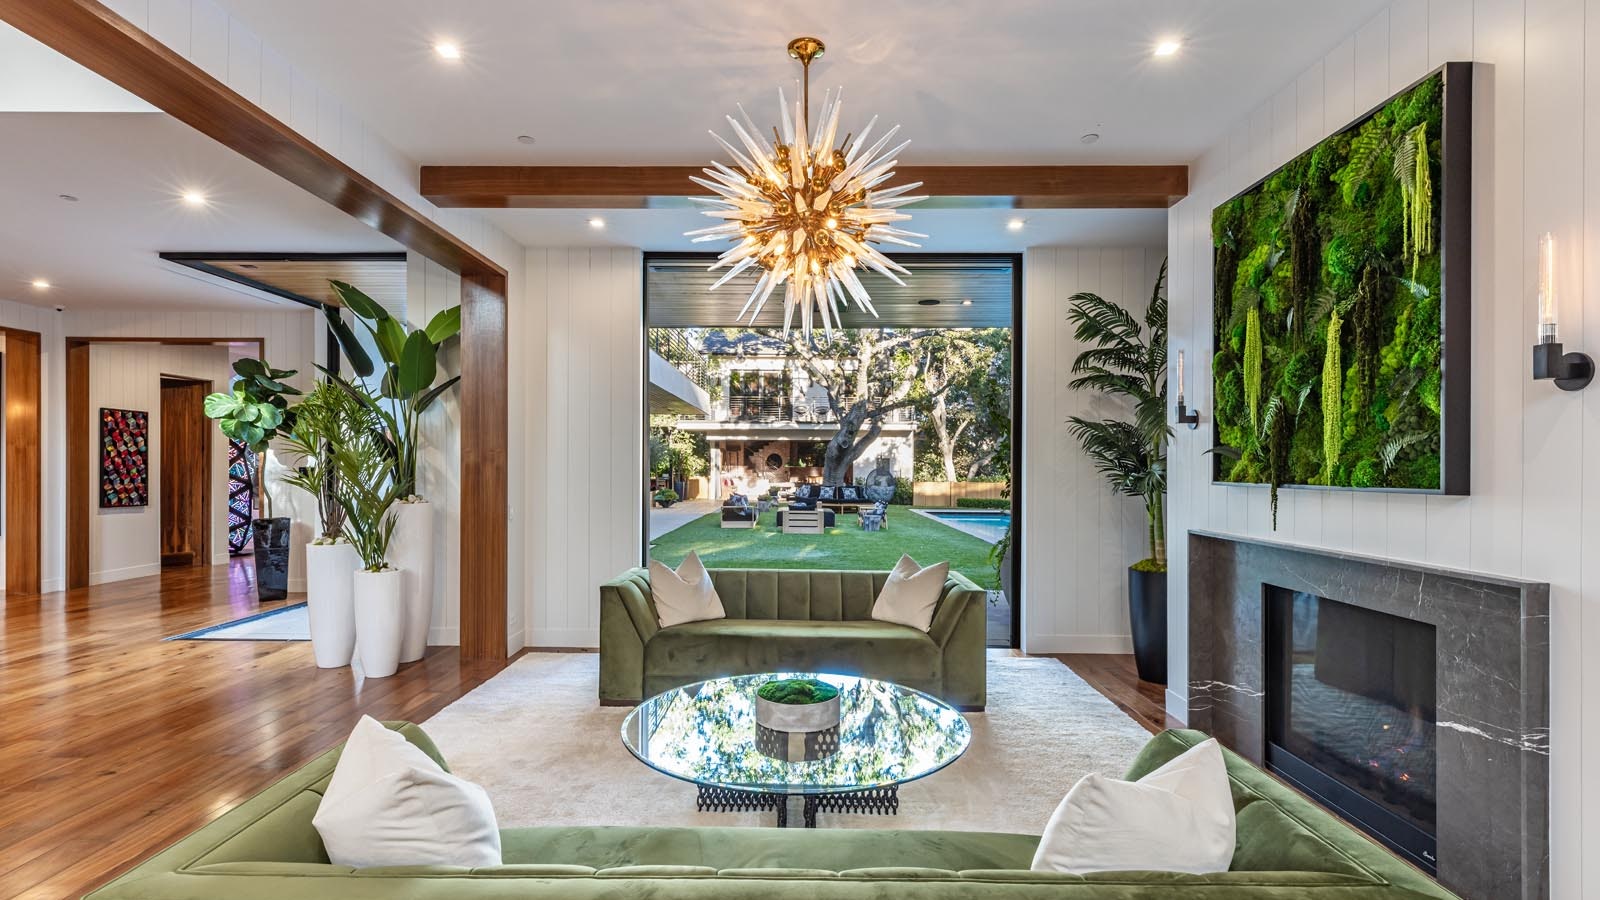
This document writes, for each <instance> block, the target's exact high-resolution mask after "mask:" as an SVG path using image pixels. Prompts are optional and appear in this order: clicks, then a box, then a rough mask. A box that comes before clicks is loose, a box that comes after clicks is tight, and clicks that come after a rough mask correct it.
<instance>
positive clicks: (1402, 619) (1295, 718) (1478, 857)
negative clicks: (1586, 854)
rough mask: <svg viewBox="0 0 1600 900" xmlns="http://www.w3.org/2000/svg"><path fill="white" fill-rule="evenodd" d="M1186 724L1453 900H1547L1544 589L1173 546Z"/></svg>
mask: <svg viewBox="0 0 1600 900" xmlns="http://www.w3.org/2000/svg"><path fill="white" fill-rule="evenodd" d="M1188 550H1189V553H1188V560H1187V567H1188V579H1187V582H1188V587H1189V597H1188V603H1189V616H1188V626H1189V627H1188V638H1189V640H1188V654H1187V655H1188V660H1187V662H1188V669H1189V671H1188V678H1187V679H1186V681H1187V686H1188V689H1189V697H1188V700H1189V704H1188V705H1189V716H1188V720H1187V721H1188V723H1189V727H1191V728H1198V729H1200V730H1201V731H1205V732H1209V733H1210V734H1211V735H1213V736H1214V737H1216V738H1217V739H1218V740H1219V741H1221V742H1222V743H1223V744H1224V745H1225V746H1227V747H1229V748H1231V749H1233V751H1234V752H1236V753H1238V754H1240V755H1241V756H1243V757H1244V758H1246V759H1248V760H1250V761H1251V762H1253V763H1255V764H1257V765H1259V766H1261V767H1262V768H1265V769H1269V770H1270V771H1272V772H1273V774H1274V775H1276V776H1277V777H1279V778H1281V779H1283V780H1284V781H1287V782H1292V783H1294V784H1295V785H1296V786H1297V787H1299V788H1300V789H1301V790H1302V791H1303V792H1304V793H1306V794H1307V795H1308V796H1310V797H1311V798H1312V799H1314V800H1316V801H1317V802H1318V803H1319V804H1321V805H1323V806H1324V807H1326V808H1327V809H1328V810H1329V811H1330V813H1331V814H1334V815H1339V816H1342V817H1344V818H1345V819H1346V820H1348V821H1350V822H1351V823H1352V824H1353V825H1354V826H1356V827H1359V828H1361V829H1364V830H1365V831H1367V832H1369V833H1371V834H1373V835H1374V839H1375V840H1379V841H1382V842H1383V843H1385V844H1386V845H1388V846H1389V847H1390V848H1391V849H1393V850H1394V851H1395V853H1396V854H1397V855H1398V856H1400V857H1402V858H1405V859H1409V860H1411V861H1412V862H1414V863H1415V864H1416V865H1418V866H1419V867H1421V868H1423V869H1425V870H1427V871H1429V872H1430V873H1432V874H1433V875H1434V877H1435V878H1437V879H1438V880H1439V882H1440V883H1441V884H1443V885H1444V886H1445V887H1448V888H1450V889H1451V890H1453V891H1454V892H1455V893H1456V894H1457V895H1459V896H1461V897H1463V898H1466V900H1548V898H1549V896H1550V871H1549V858H1550V857H1549V815H1548V809H1549V800H1548V798H1549V777H1548V773H1549V763H1550V757H1549V753H1550V749H1549V713H1550V707H1549V694H1548V691H1549V671H1550V657H1549V625H1550V616H1549V596H1550V595H1549V586H1548V585H1545V584H1540V583H1537V582H1529V581H1524V580H1521V579H1516V578H1507V577H1504V576H1499V575H1492V574H1486V573H1481V572H1462V571H1455V570H1449V569H1441V568H1437V567H1433V566H1426V565H1418V564H1415V563H1405V562H1398V561H1395V560H1385V559H1374V558H1372V557H1368V556H1360V555H1357V554H1354V553H1348V552H1343V551H1337V550H1325V549H1319V548H1312V547H1303V546H1295V545H1289V544H1279V543H1274V542H1271V541H1264V540H1259V539H1251V538H1242V537H1239V536H1236V535H1221V534H1207V533H1203V532H1196V531H1190V532H1189V535H1188Z"/></svg>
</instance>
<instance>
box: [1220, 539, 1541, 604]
mask: <svg viewBox="0 0 1600 900" xmlns="http://www.w3.org/2000/svg"><path fill="white" fill-rule="evenodd" d="M1189 534H1191V535H1194V536H1195V537H1203V538H1211V539H1213V540H1218V541H1232V542H1233V543H1235V544H1253V545H1255V546H1257V547H1275V548H1278V549H1280V550H1292V551H1294V552H1296V553H1314V554H1316V555H1317V556H1326V557H1328V558H1330V559H1338V560H1344V561H1346V562H1354V563H1366V564H1367V565H1372V566H1386V567H1389V568H1393V569H1405V570H1407V571H1410V572H1417V573H1420V574H1422V575H1428V576H1434V577H1439V578H1450V579H1455V580H1458V581H1473V582H1479V583H1481V584H1489V585H1494V586H1496V587H1504V588H1510V589H1511V590H1514V591H1521V590H1525V589H1527V588H1543V589H1545V590H1547V591H1548V590H1549V588H1550V585H1549V584H1548V583H1547V582H1543V581H1528V580H1526V579H1522V578H1514V577H1512V576H1510V575H1496V574H1494V573H1492V572H1475V571H1472V570H1470V569H1451V568H1447V567H1444V566H1435V565H1430V564H1428V563H1419V562H1412V561H1411V560H1405V559H1389V558H1387V557H1382V556H1368V555H1367V554H1364V553H1356V552H1353V551H1350V550H1334V549H1331V548H1328V547H1317V546H1314V545H1310V544H1296V543H1293V542H1290V541H1274V540H1271V539H1269V538H1259V537H1248V536H1245V535H1239V534H1228V533H1227V532H1223V531H1207V530H1205V529H1201V528H1194V529H1190V530H1189Z"/></svg>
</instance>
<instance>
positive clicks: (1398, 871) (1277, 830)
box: [89, 723, 1454, 900]
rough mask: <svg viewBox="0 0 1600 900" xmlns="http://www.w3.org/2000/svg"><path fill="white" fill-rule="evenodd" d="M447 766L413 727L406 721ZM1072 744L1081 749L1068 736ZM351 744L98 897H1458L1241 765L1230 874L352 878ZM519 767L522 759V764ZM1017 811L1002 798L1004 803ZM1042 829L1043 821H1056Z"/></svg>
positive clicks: (766, 847) (943, 860) (762, 833)
mask: <svg viewBox="0 0 1600 900" xmlns="http://www.w3.org/2000/svg"><path fill="white" fill-rule="evenodd" d="M390 727H391V728H397V729H399V730H400V732H401V733H402V734H404V735H405V736H406V738H407V739H409V740H410V741H411V742H412V743H414V744H416V745H417V746H419V747H421V748H422V749H423V750H424V751H426V752H427V753H428V754H429V755H430V756H432V757H433V758H434V759H438V760H439V762H440V763H441V764H443V762H444V760H443V759H440V757H439V751H438V749H437V748H435V747H434V745H433V743H432V742H431V741H430V740H428V737H427V735H425V734H423V732H422V730H421V729H419V728H417V727H416V726H415V725H409V724H402V723H391V724H390ZM1203 739H1204V735H1201V734H1200V733H1198V732H1194V731H1168V732H1165V733H1163V734H1160V735H1157V736H1156V737H1155V738H1154V739H1152V740H1151V741H1150V743H1149V744H1148V745H1147V746H1146V747H1145V748H1144V750H1143V751H1142V752H1141V753H1140V754H1139V756H1138V758H1137V759H1135V760H1134V763H1133V766H1132V769H1131V770H1130V771H1129V772H1128V773H1127V774H1128V776H1129V777H1137V776H1140V775H1143V774H1144V773H1146V772H1149V771H1151V770H1152V769H1154V768H1156V767H1157V766H1159V765H1161V764H1162V763H1164V762H1166V761H1167V760H1169V759H1171V758H1172V757H1174V756H1176V755H1178V754H1179V753H1182V752H1183V751H1184V750H1186V749H1188V748H1189V747H1191V746H1193V745H1194V744H1195V743H1197V742H1199V741H1200V740H1203ZM1062 740H1072V736H1071V735H1063V736H1062ZM338 753H339V751H338V750H331V751H329V752H328V753H326V754H324V755H322V756H320V757H318V758H317V759H315V760H313V761H311V762H310V763H309V764H307V765H306V766H305V767H304V768H302V769H300V770H299V771H297V772H294V773H293V774H291V775H289V776H288V777H286V778H284V779H283V780H281V781H279V782H278V783H277V784H275V785H273V786H272V787H269V788H267V789H266V790H265V791H262V792H261V793H260V794H258V795H256V796H255V797H252V798H250V799H249V800H246V801H245V802H244V803H242V804H240V805H239V806H237V807H235V808H234V809H232V810H230V811H228V812H226V813H224V814H223V815H222V816H221V817H219V818H218V819H216V820H215V821H213V822H212V823H211V824H209V825H206V826H205V827H203V828H201V829H200V830H199V831H196V832H195V833H194V834H191V835H189V836H188V837H186V838H183V839H182V840H180V841H179V842H178V843H176V844H174V845H172V846H171V847H168V848H167V849H166V850H163V851H162V852H160V853H158V854H156V855H155V856H154V857H152V858H151V859H149V860H148V861H146V862H144V863H143V864H141V865H139V866H138V867H137V868H135V869H133V870H132V871H130V872H128V873H127V874H125V875H123V876H122V877H120V878H118V879H117V880H116V881H113V882H112V883H110V884H108V885H106V886H105V887H103V888H101V889H99V890H97V891H95V892H94V893H92V894H90V895H89V896H90V897H91V898H93V900H216V898H219V897H226V898H230V900H279V898H285V897H293V898H297V900H333V898H349V900H380V898H381V900H393V898H397V897H404V898H407V900H443V898H466V900H511V898H523V900H528V898H532V900H606V898H628V900H733V898H749V897H758V898H761V900H894V898H901V897H904V898H917V900H956V898H963V900H968V898H970V900H1035V898H1037V900H1089V898H1096V900H1136V898H1154V900H1160V898H1175V900H1183V898H1194V900H1269V898H1270V900H1319V898H1322V900H1390V898H1392V900H1401V898H1411V900H1420V898H1438V900H1445V898H1451V897H1453V896H1454V895H1453V894H1451V893H1450V892H1448V891H1446V890H1444V889H1443V888H1441V887H1439V886H1438V885H1437V884H1434V883H1433V882H1432V881H1431V880H1429V879H1428V878H1426V877H1425V876H1423V875H1422V874H1421V873H1419V872H1418V871H1416V870H1415V869H1413V868H1411V867H1410V866H1408V865H1406V864H1405V863H1402V862H1400V861H1399V860H1398V859H1396V858H1394V857H1393V856H1390V855H1389V854H1388V853H1386V852H1384V851H1383V850H1381V849H1379V848H1378V847H1377V846H1375V845H1374V844H1372V843H1371V842H1370V841H1368V840H1367V839H1366V838H1365V837H1363V836H1362V835H1360V834H1358V833H1357V832H1355V831H1353V830H1351V829H1350V828H1349V827H1347V826H1345V825H1344V824H1342V823H1341V822H1339V821H1338V820H1337V819H1335V818H1333V817H1332V816H1331V815H1329V814H1328V813H1326V812H1323V811H1322V810H1321V809H1320V808H1317V807H1315V806H1312V805H1311V804H1310V803H1309V802H1308V801H1306V800H1304V799H1302V798H1301V797H1300V796H1299V795H1297V794H1295V793H1293V792H1292V791H1289V790H1288V789H1286V788H1284V787H1283V786H1281V785H1280V784H1278V783H1277V782H1276V781H1274V780H1272V779H1271V778H1269V777H1267V776H1266V775H1264V774H1262V773H1261V772H1260V771H1259V770H1257V769H1255V768H1254V767H1253V766H1251V765H1250V764H1249V763H1246V762H1244V761H1243V760H1241V759H1239V758H1238V757H1236V756H1234V755H1232V754H1227V765H1228V771H1229V774H1230V776H1231V777H1232V781H1233V796H1234V805H1235V807H1236V808H1237V809H1238V822H1239V827H1238V834H1239V845H1238V849H1237V850H1236V851H1235V852H1234V856H1233V866H1232V871H1229V872H1222V873H1217V874H1213V875H1181V874H1173V873H1163V872H1103V873H1098V874H1094V875H1087V876H1083V875H1060V874H1054V873H1044V872H1032V871H1029V870H1028V865H1029V863H1030V862H1031V861H1032V859H1033V851H1034V848H1035V846H1036V845H1037V844H1038V840H1039V839H1038V837H1037V836H1031V835H1023V834H983V833H976V832H956V831H916V830H911V829H912V828H914V826H915V824H916V823H915V822H913V821H909V820H903V821H900V822H899V823H898V824H900V825H903V826H906V830H900V831H863V830H857V829H837V830H833V829H829V828H828V827H827V823H824V826H823V827H822V828H818V829H815V830H812V829H785V830H779V829H776V828H631V827H567V828H511V829H505V830H503V831H502V832H501V843H502V847H503V853H504V864H503V865H499V866H492V867H488V868H478V869H467V868H451V867H445V866H417V867H389V868H381V869H352V868H350V867H348V866H336V865H332V864H330V863H329V862H328V858H327V855H326V853H325V852H324V850H323V847H322V841H321V839H320V838H319V837H318V835H317V831H316V829H315V828H314V827H313V826H312V824H311V818H312V816H313V815H314V814H315V813H316V809H317V804H318V802H319V801H320V800H321V799H322V796H321V792H322V791H323V790H325V789H326V788H327V785H328V781H329V779H330V778H331V777H332V774H333V767H334V763H335V762H336V761H337V760H338ZM514 764H515V762H514V761H509V760H508V761H507V765H514ZM995 802H999V803H1003V802H1005V798H1003V797H997V798H995ZM1043 824H1044V823H1042V822H1041V823H1040V827H1041V828H1042V827H1043Z"/></svg>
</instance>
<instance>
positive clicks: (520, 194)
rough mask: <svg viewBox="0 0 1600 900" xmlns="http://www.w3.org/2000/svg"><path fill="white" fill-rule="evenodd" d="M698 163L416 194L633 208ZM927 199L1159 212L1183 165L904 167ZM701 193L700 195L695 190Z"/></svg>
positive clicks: (1178, 194)
mask: <svg viewBox="0 0 1600 900" xmlns="http://www.w3.org/2000/svg"><path fill="white" fill-rule="evenodd" d="M699 174H700V167H699V166H423V167H422V195H423V196H424V197H427V198H428V200H429V201H430V202H432V203H434V204H436V205H438V206H444V207H467V208H491V209H498V208H505V207H523V208H565V207H623V208H626V207H640V206H644V205H646V202H647V201H648V200H650V199H651V198H657V197H672V198H678V197H683V196H685V195H688V194H693V193H695V192H696V191H697V190H698V189H697V188H696V187H695V186H694V184H693V183H691V182H690V181H689V176H690V175H699ZM911 181H920V182H922V183H923V187H922V188H921V189H920V190H919V193H922V192H926V193H928V194H930V195H932V196H934V197H986V198H1002V199H1007V198H1008V199H1009V200H1010V201H1011V203H1010V205H1012V206H1016V207H1019V208H1031V209H1118V208H1121V209H1165V208H1167V207H1169V206H1171V205H1172V204H1174V203H1177V202H1178V201H1179V200H1181V199H1183V198H1184V196H1185V195H1187V194H1188V192H1189V168H1188V167H1187V166H904V167H902V168H901V169H900V170H899V173H898V177H896V179H895V183H896V184H903V183H906V182H911ZM702 193H703V192H702Z"/></svg>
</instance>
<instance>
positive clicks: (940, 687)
mask: <svg viewBox="0 0 1600 900" xmlns="http://www.w3.org/2000/svg"><path fill="white" fill-rule="evenodd" d="M888 577H889V573H887V572H838V571H822V570H809V569H796V570H789V569H713V570H711V581H712V583H713V584H714V585H716V588H717V596H718V597H720V598H721V599H722V607H723V610H724V611H725V612H726V613H727V618H725V619H716V620H712V621H707V622H686V623H684V624H682V625H674V626H672V627H671V628H661V627H660V626H659V624H658V622H659V621H660V620H659V619H658V618H657V616H656V609H655V602H654V600H653V599H652V598H651V595H650V573H649V571H648V570H646V569H630V570H628V571H627V572H624V573H623V574H622V575H621V576H619V577H617V578H616V579H614V580H612V581H609V582H607V583H605V584H603V585H601V586H600V700H601V702H602V703H611V704H623V703H638V702H639V701H641V700H643V699H644V698H646V697H651V696H654V695H656V694H659V693H661V692H663V691H668V690H671V689H672V688H675V687H682V686H683V685H686V684H693V683H694V682H696V681H704V680H706V679H708V678H720V677H724V676H728V675H755V674H759V673H761V672H783V671H791V672H792V671H812V672H832V673H836V674H840V675H864V676H867V677H871V678H880V679H883V680H886V681H893V682H896V683H898V684H903V685H906V686H907V687H912V688H916V689H917V690H920V691H926V692H927V693H930V694H932V695H934V696H936V697H938V698H940V699H942V700H944V701H945V702H947V703H952V704H954V705H956V706H959V707H962V708H963V709H969V710H976V709H982V708H983V705H984V702H985V700H986V681H987V678H988V669H987V663H986V660H987V656H986V649H985V644H986V642H987V635H986V633H985V626H984V616H985V610H984V603H985V602H986V600H987V597H986V595H985V592H984V591H983V589H982V588H980V587H978V586H977V585H975V584H973V583H972V582H971V581H969V580H967V578H965V577H964V576H962V575H961V574H960V573H957V572H951V573H950V576H949V578H948V579H946V581H945V585H944V592H943V593H942V595H941V596H940V598H939V605H938V606H937V607H936V608H935V609H934V613H933V622H932V623H931V625H930V626H929V628H928V632H927V633H926V634H924V633H923V632H920V631H918V630H916V629H915V628H907V627H906V626H904V625H896V624H894V623H892V622H879V621H877V620H875V619H873V618H872V605H873V603H874V602H875V601H876V600H877V599H878V591H880V590H882V588H883V583H884V581H886V580H887V579H888Z"/></svg>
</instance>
